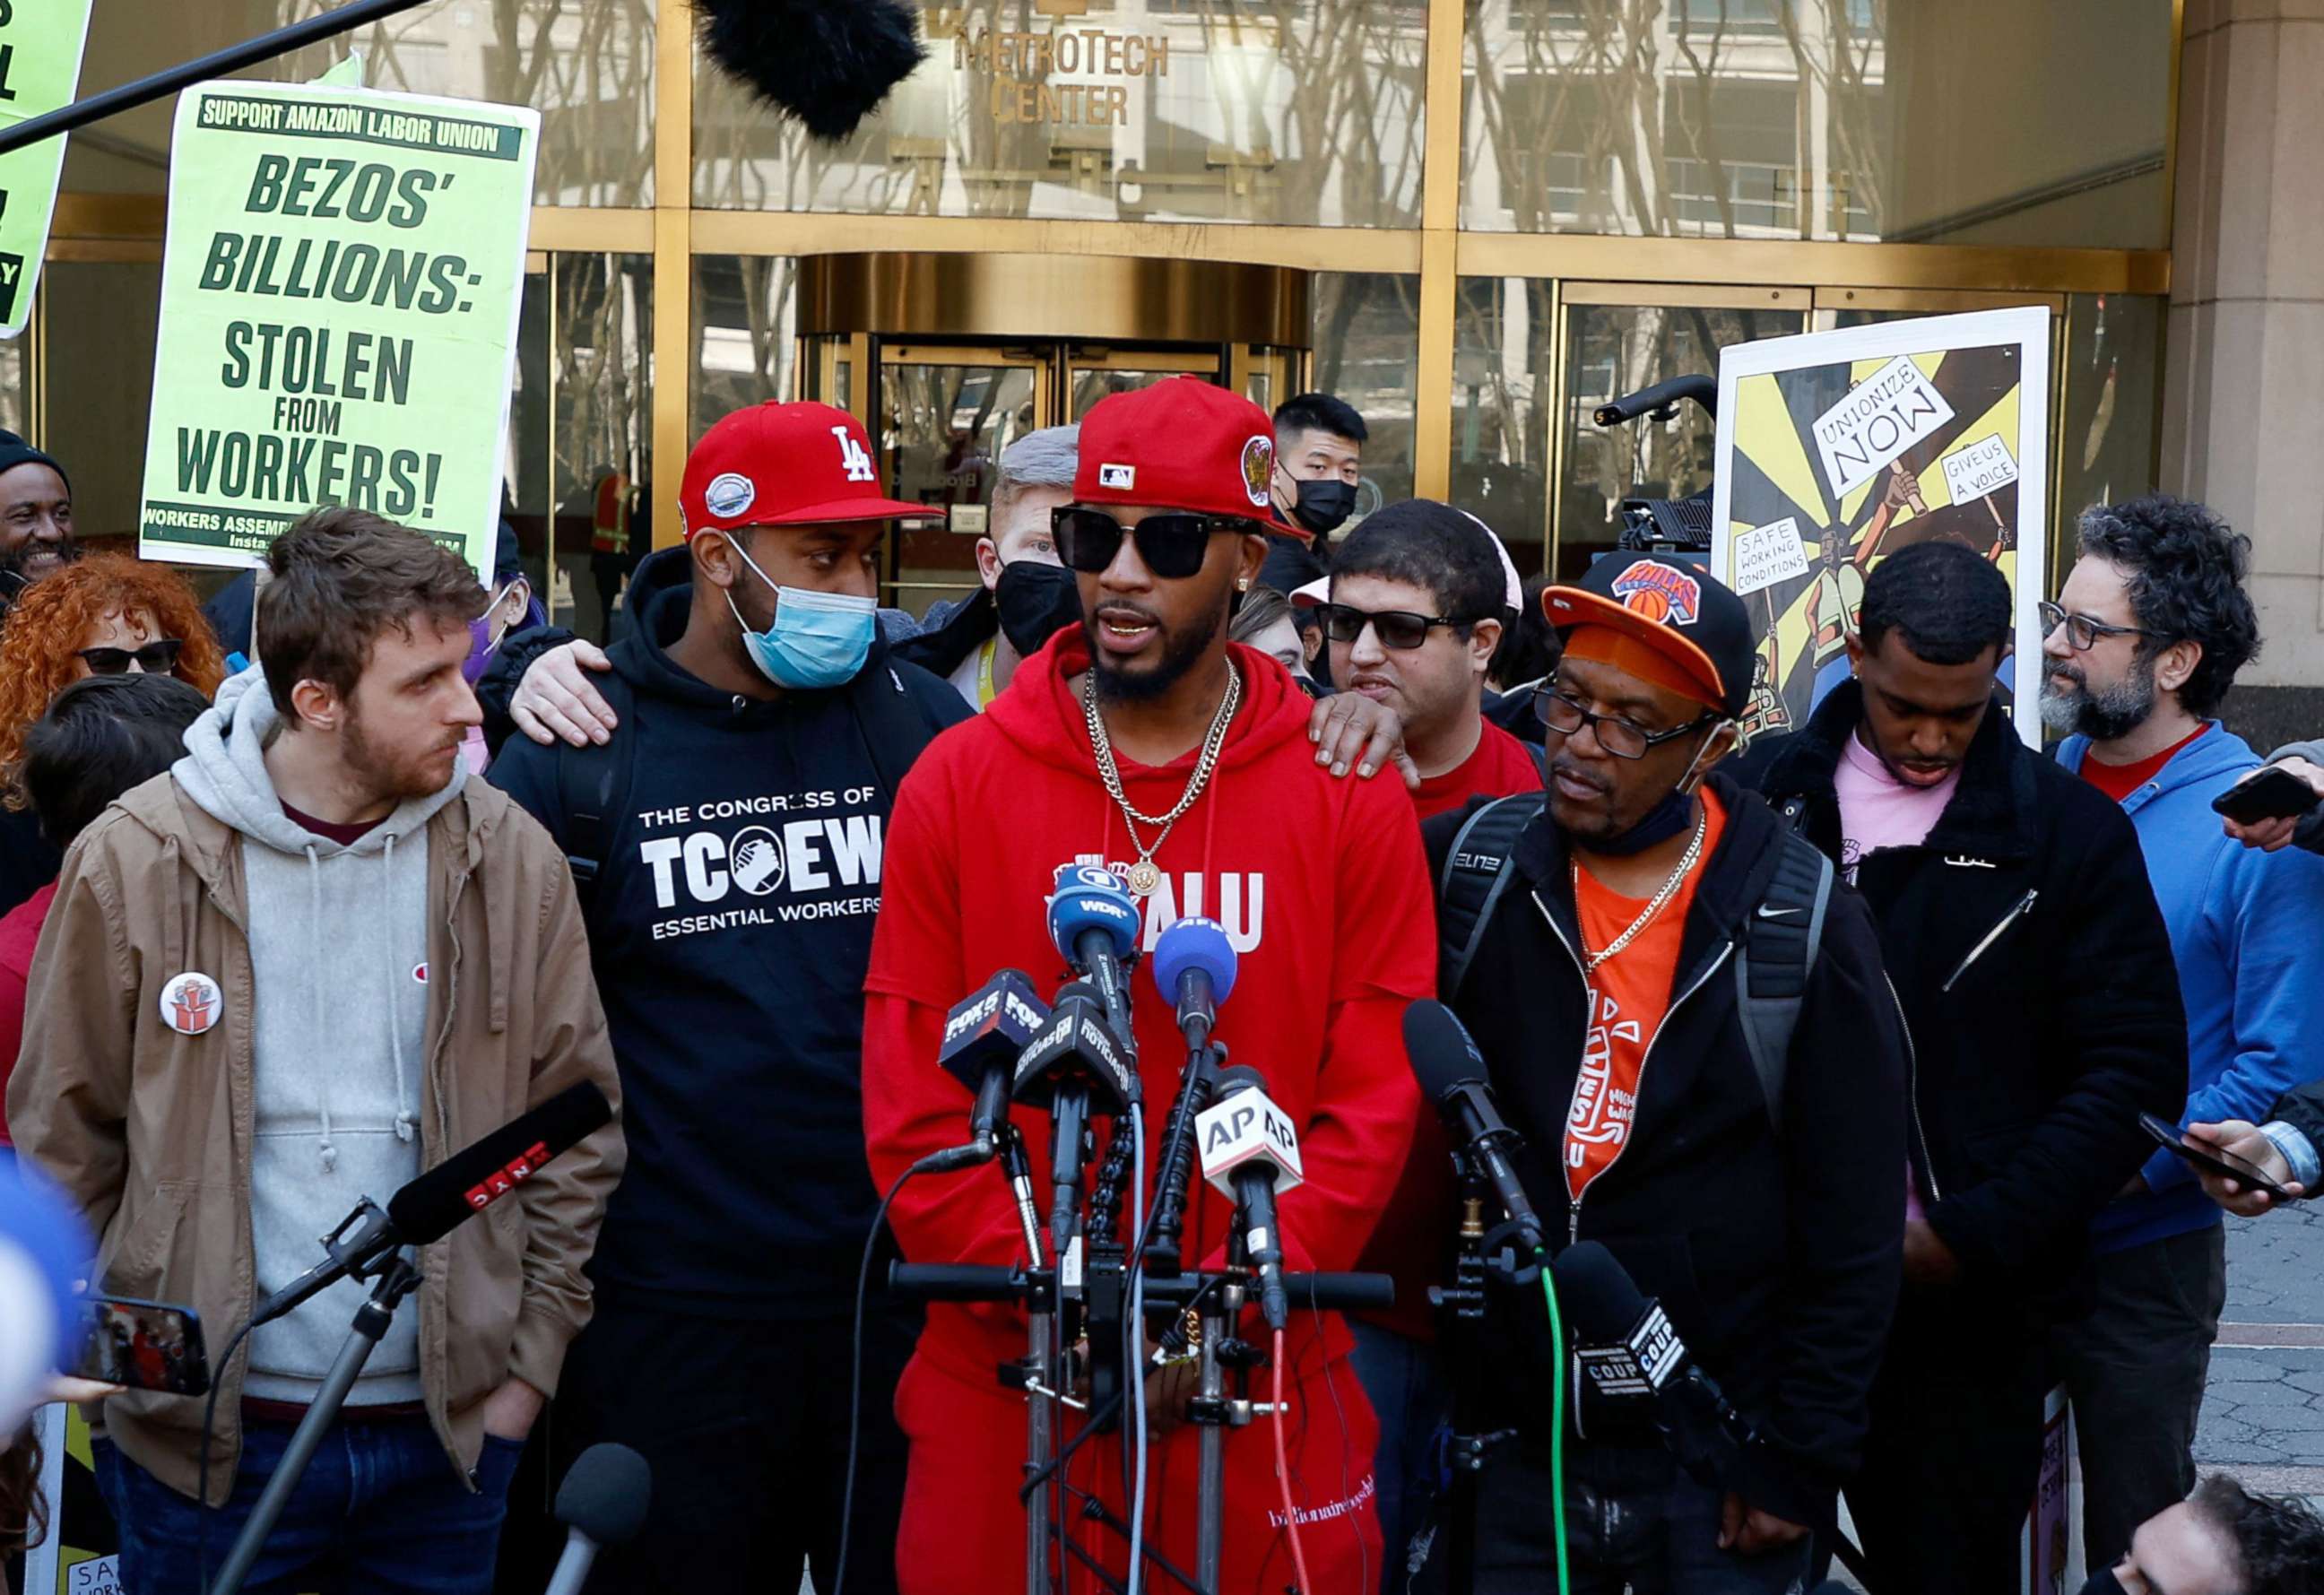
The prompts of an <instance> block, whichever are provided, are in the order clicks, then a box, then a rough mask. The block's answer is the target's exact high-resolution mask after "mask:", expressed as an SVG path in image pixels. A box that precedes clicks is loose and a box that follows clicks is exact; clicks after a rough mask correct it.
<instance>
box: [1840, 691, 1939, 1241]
mask: <svg viewBox="0 0 2324 1595" xmlns="http://www.w3.org/2000/svg"><path fill="white" fill-rule="evenodd" d="M1958 786H1960V770H1954V771H1953V772H1952V774H1950V775H1949V776H1947V777H1946V778H1945V779H1943V780H1941V781H1939V782H1938V783H1937V784H1936V785H1935V786H1933V787H1914V786H1907V785H1906V784H1905V783H1904V782H1903V781H1900V780H1898V779H1896V778H1895V776H1893V775H1890V774H1889V773H1888V767H1887V766H1886V765H1885V764H1883V763H1881V762H1880V755H1878V754H1877V753H1875V752H1874V751H1872V750H1871V749H1869V748H1867V747H1866V746H1865V745H1864V743H1863V742H1862V740H1861V739H1859V738H1858V737H1857V736H1856V735H1855V734H1853V733H1850V734H1849V739H1848V745H1847V746H1846V747H1845V748H1844V749H1842V750H1841V752H1840V768H1839V769H1838V770H1835V771H1833V772H1832V779H1831V787H1832V794H1833V796H1835V797H1837V798H1839V799H1840V861H1841V863H1842V864H1843V866H1844V867H1845V869H1846V871H1847V874H1848V879H1849V882H1850V883H1851V884H1853V883H1854V881H1855V880H1856V866H1857V865H1858V863H1860V862H1863V859H1864V856H1865V855H1866V854H1867V853H1877V852H1879V851H1880V850H1881V849H1882V848H1884V847H1918V846H1920V845H1921V844H1922V843H1923V842H1926V841H1927V840H1928V839H1929V833H1930V832H1931V831H1932V830H1934V829H1935V828H1936V825H1937V817H1938V816H1940V815H1941V814H1943V813H1944V812H1945V805H1946V804H1948V803H1950V802H1951V801H1952V800H1953V788H1956V787H1958ZM1927 1217H1928V1212H1927V1211H1926V1210H1925V1209H1924V1208H1923V1207H1922V1205H1921V1190H1920V1182H1919V1181H1918V1180H1915V1179H1914V1177H1913V1165H1912V1163H1911V1161H1910V1160H1907V1161H1906V1163H1905V1165H1904V1218H1905V1222H1908V1223H1909V1222H1914V1221H1915V1220H1920V1219H1925V1218H1927Z"/></svg>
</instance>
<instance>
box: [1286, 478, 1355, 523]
mask: <svg viewBox="0 0 2324 1595" xmlns="http://www.w3.org/2000/svg"><path fill="white" fill-rule="evenodd" d="M1355 509H1356V490H1355V488H1354V487H1353V486H1352V485H1351V484H1348V483H1345V482H1302V483H1301V484H1299V502H1298V505H1297V507H1296V509H1294V510H1293V511H1292V512H1291V513H1292V517H1293V519H1295V520H1296V521H1298V522H1299V524H1300V525H1302V526H1304V527H1305V528H1306V529H1307V530H1310V531H1312V532H1314V533H1315V535H1316V536H1318V537H1322V536H1324V535H1326V534H1327V533H1330V532H1334V531H1337V530H1340V526H1341V523H1342V522H1343V521H1346V520H1347V518H1348V517H1349V516H1350V515H1351V514H1353V513H1355Z"/></svg>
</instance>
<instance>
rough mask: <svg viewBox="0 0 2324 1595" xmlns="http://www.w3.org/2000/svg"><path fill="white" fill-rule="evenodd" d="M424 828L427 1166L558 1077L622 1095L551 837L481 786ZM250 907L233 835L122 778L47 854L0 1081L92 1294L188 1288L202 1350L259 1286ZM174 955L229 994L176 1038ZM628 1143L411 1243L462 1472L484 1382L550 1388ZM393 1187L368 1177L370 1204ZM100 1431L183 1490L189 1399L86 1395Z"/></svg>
mask: <svg viewBox="0 0 2324 1595" xmlns="http://www.w3.org/2000/svg"><path fill="white" fill-rule="evenodd" d="M426 830H427V836H428V849H429V851H428V860H429V882H428V914H429V940H428V964H429V971H430V976H429V982H428V1003H429V1007H428V1035H429V1047H428V1056H427V1060H426V1074H425V1078H424V1079H423V1081H422V1083H421V1086H420V1093H421V1109H420V1120H421V1122H420V1130H421V1136H422V1139H423V1142H424V1145H425V1147H426V1163H427V1165H428V1166H429V1167H433V1166H435V1165H436V1164H438V1162H440V1161H442V1160H443V1158H444V1157H445V1156H446V1155H447V1153H450V1152H455V1151H457V1150H458V1149H459V1148H462V1147H464V1146H466V1145H467V1144H468V1143H469V1142H471V1141H474V1140H475V1139H479V1138H480V1137H482V1136H484V1134H486V1133H487V1132H489V1131H491V1130H492V1129H496V1128H497V1127H498V1126H500V1125H502V1124H503V1123H505V1122H506V1121H507V1120H511V1119H512V1118H514V1117H516V1116H517V1115H518V1114H519V1113H521V1112H523V1111H525V1110H526V1109H527V1108H528V1107H530V1106H533V1105H535V1104H538V1103H539V1102H544V1101H546V1100H547V1099H548V1098H549V1097H551V1096H553V1095H555V1094H556V1093H558V1092H559V1091H561V1090H563V1089H564V1088H566V1087H567V1086H569V1085H571V1084H573V1083H575V1082H576V1081H580V1080H592V1081H595V1083H597V1084H598V1086H599V1087H600V1088H601V1089H603V1090H604V1093H605V1094H606V1095H607V1096H608V1097H609V1098H613V1099H614V1100H615V1102H616V1103H617V1105H618V1101H619V1097H618V1093H619V1086H618V1084H617V1083H616V1081H615V1077H614V1072H613V1048H612V1046H611V1044H610V1042H609V1041H608V1040H607V1038H606V1035H605V1019H604V1012H603V1010H601V1009H600V1008H599V1007H598V1003H597V991H596V986H595V983H594V982H593V981H592V979H591V975H590V969H589V943H588V937H587V936H586V933H585V931H584V930H583V928H582V921H581V914H580V909H579V908H578V906H577V905H576V902H575V900H574V896H573V882H572V879H571V876H570V874H569V873H568V871H567V868H566V864H565V860H564V857H563V855H562V854H561V853H559V852H558V847H557V845H556V844H555V843H554V842H552V841H551V840H550V838H549V833H548V832H546V831H544V830H543V829H541V827H540V825H539V824H538V823H537V822H536V821H534V820H533V819H532V817H531V816H529V815H527V814H525V813H524V812H523V811H522V810H521V809H520V808H518V807H516V806H515V805H514V804H513V803H512V802H510V801H509V799H508V798H507V797H506V796H505V795H504V794H503V793H502V792H501V791H499V790H498V789H497V788H493V787H489V786H487V785H485V784H484V782H483V781H480V780H470V781H468V782H466V784H465V786H464V787H463V788H462V790H461V791H460V793H459V795H458V796H457V798H455V799H454V800H453V801H451V802H449V803H447V804H446V805H445V806H444V807H443V808H442V809H441V810H440V811H438V813H437V814H436V815H435V816H433V817H432V818H430V819H429V821H428V823H427V827H426ZM246 900H247V899H246V896H245V892H244V879H243V862H242V845H241V838H240V837H239V836H238V835H237V834H235V832H234V831H232V830H231V829H229V828H228V827H227V826H226V825H224V824H222V823H221V822H219V821H218V820H217V819H216V818H214V817H213V816H210V815H209V814H208V813H206V812H204V811H203V810H202V809H201V808H200V807H198V806H197V805H196V804H194V803H193V802H192V801H191V800H190V799H189V798H187V797H186V796H185V794H184V793H183V792H182V791H181V790H180V788H179V787H178V784H177V782H176V781H175V779H173V778H171V777H169V776H162V777H160V778H158V779H154V780H152V781H149V782H147V783H146V784H145V785H143V786H142V787H139V788H136V790H134V791H133V792H131V793H130V794H128V796H127V797H125V798H123V799H122V800H121V802H120V803H119V804H117V805H115V807H113V808H111V809H109V810H108V811H106V814H105V815H104V816H103V817H101V818H100V819H99V820H98V821H97V823H96V824H95V825H91V826H90V827H89V828H88V831H87V832H86V833H85V834H83V835H82V836H81V838H80V840H79V841H78V842H77V843H76V844H74V845H73V848H72V850H71V852H70V853H68V854H67V855H66V857H65V863H64V872H63V874H62V876H61V877H60V880H59V882H58V890H57V896H56V901H55V904H54V906H53V907H52V908H51V909H50V911H49V917H48V921H47V924H46V926H45V927H44V929H43V930H42V936H41V944H40V949H39V951H38V953H37V954H35V956H34V958H33V961H32V981H31V987H30V990H29V991H28V993H27V999H26V1004H25V1013H26V1016H27V1022H26V1024H25V1027H24V1046H23V1053H22V1055H21V1056H20V1058H19V1060H18V1064H17V1067H16V1072H15V1074H14V1078H13V1079H12V1080H11V1081H10V1082H9V1086H8V1101H7V1111H8V1124H9V1127H10V1129H11V1130H12V1131H13V1132H14V1136H15V1139H16V1144H17V1148H18V1150H19V1151H20V1152H22V1153H23V1155H24V1156H26V1157H32V1158H34V1159H36V1160H37V1161H38V1162H39V1163H40V1164H41V1166H42V1167H43V1168H45V1169H46V1170H47V1171H48V1172H49V1173H50V1174H51V1175H52V1176H54V1177H55V1178H57V1179H58V1180H60V1182H62V1183H63V1185H65V1186H66V1188H67V1189H68V1190H69V1191H70V1192H71V1193H72V1194H73V1195H74V1197H75V1198H76V1199H77V1200H78V1202H79V1203H80V1207H81V1211H82V1212H83V1213H84V1214H85V1215H86V1216H87V1218H88V1222H89V1224H90V1227H91V1228H92V1229H93V1230H95V1231H97V1234H98V1235H99V1237H100V1238H101V1239H100V1245H99V1248H98V1254H97V1275H98V1277H99V1278H101V1280H102V1284H101V1286H100V1288H101V1289H102V1290H103V1291H104V1292H105V1294H106V1295H121V1296H135V1297H143V1298H144V1299H147V1300H154V1301H166V1302H180V1303H188V1304H190V1305H193V1306H194V1307H195V1308H196V1309H197V1310H198V1312H199V1313H200V1314H201V1318H202V1326H203V1331H204V1338H205V1340H206V1341H207V1342H208V1350H209V1353H210V1355H211V1357H212V1358H213V1359H215V1358H216V1357H217V1355H218V1353H219V1352H220V1351H223V1350H224V1349H225V1346H226V1341H227V1339H228V1337H229V1336H231V1335H232V1334H233V1333H234V1332H235V1330H236V1329H237V1328H239V1327H240V1326H241V1325H242V1324H243V1323H244V1321H245V1320H246V1319H247V1318H248V1317H249V1316H250V1314H251V1311H252V1308H253V1307H254V1305H255V1304H256V1302H257V1299H258V1295H259V1292H258V1284H257V1281H256V1279H255V1277H254V1272H255V1269H254V1262H253V1253H252V1242H251V1215H250V1188H251V1165H250V1157H251V1150H250V1148H251V1120H252V1109H251V1100H252V1046H251V1027H250V1024H249V1023H248V1021H247V1019H246V1018H245V1017H244V1016H247V1015H249V1014H250V1013H251V1012H252V1002H253V991H254V978H253V974H252V968H251V958H250V949H249V945H248V943H247V942H246V940H245V938H244V925H245V923H246V919H245V904H246ZM188 970H200V971H202V972H203V973H208V974H209V975H210V976H212V977H213V978H214V979H215V980H216V981H217V983H218V987H219V989H220V991H221V993H222V996H223V1010H222V1017H221V1018H220V1019H219V1020H218V1022H217V1024H215V1025H214V1026H213V1027H212V1028H209V1029H208V1030H206V1031H204V1032H202V1033H201V1034H199V1035H191V1036H189V1035H183V1034H180V1032H178V1031H177V1030H175V1029H172V1028H171V1027H170V1026H169V1025H168V1024H166V1023H165V1022H164V1021H163V1018H162V1014H161V989H162V987H163V986H164V985H165V984H167V983H168V982H169V981H170V980H171V978H172V977H173V976H175V975H177V974H179V973H183V972H185V971H188ZM315 978H316V979H318V980H329V979H332V978H335V977H334V974H333V970H332V965H331V953H330V949H329V948H327V947H318V948H316V949H315ZM623 1155H624V1154H623V1146H622V1135H621V1127H620V1123H619V1121H618V1120H616V1121H615V1122H614V1123H613V1124H611V1125H608V1126H606V1127H605V1128H604V1129H600V1130H599V1131H597V1132H596V1133H595V1135H592V1136H591V1137H589V1139H586V1140H585V1141H583V1142H582V1143H581V1144H580V1145H579V1146H577V1147H576V1148H573V1149H572V1150H571V1151H569V1152H567V1153H566V1154H565V1155H564V1156H563V1157H558V1159H557V1160H556V1161H554V1162H553V1163H551V1164H550V1165H549V1167H548V1169H547V1170H546V1171H545V1172H544V1173H543V1174H541V1175H540V1176H537V1177H536V1178H534V1179H533V1180H531V1181H530V1182H528V1183H527V1184H526V1185H523V1186H521V1187H520V1189H519V1191H518V1193H517V1196H516V1199H515V1200H512V1201H506V1202H501V1203H495V1204H494V1205H493V1206H492V1207H489V1208H487V1209H485V1210H484V1212H483V1213H481V1214H480V1215H478V1216H477V1217H476V1218H475V1219H472V1220H470V1221H469V1222H466V1223H464V1224H462V1225H460V1226H459V1227H458V1228H457V1229H456V1230H454V1231H452V1232H451V1234H450V1235H449V1236H447V1238H445V1239H444V1240H440V1241H438V1242H437V1243H436V1244H435V1245H433V1246H430V1247H428V1248H427V1249H425V1250H423V1251H422V1252H421V1254H420V1265H421V1273H422V1283H421V1285H420V1290H419V1292H418V1293H417V1295H415V1296H414V1297H413V1298H412V1299H411V1300H410V1301H408V1302H406V1303H405V1304H404V1305H403V1306H402V1307H401V1309H400V1311H401V1312H404V1313H417V1314H420V1381H421V1384H422V1386H423V1388H424V1389H425V1391H426V1400H427V1406H428V1414H429V1420H430V1421H431V1422H432V1423H433V1424H434V1426H435V1429H436V1433H437V1435H438V1438H439V1439H441V1440H442V1442H443V1443H444V1448H445V1450H446V1452H447V1453H448V1454H449V1455H450V1457H451V1459H452V1460H453V1461H454V1462H455V1463H456V1464H457V1466H458V1468H459V1469H460V1470H461V1471H462V1472H463V1473H468V1472H470V1471H473V1469H474V1468H475V1463H476V1459H477V1455H478V1452H480V1450H481V1448H482V1446H483V1424H482V1421H481V1416H480V1411H479V1409H480V1407H481V1405H482V1403H483V1401H484V1397H486V1396H487V1395H489V1394H490V1393H491V1392H492V1391H493V1389H495V1388H498V1387H499V1386H500V1385H501V1384H503V1382H505V1381H506V1380H507V1378H509V1377H510V1376H511V1375H512V1374H513V1375H515V1376H517V1377H519V1378H522V1379H524V1380H525V1381H526V1382H527V1383H528V1384H530V1385H533V1386H535V1387H536V1388H539V1389H540V1390H542V1391H545V1392H550V1393H553V1392H554V1391H555V1389H556V1388H557V1376H558V1369H559V1368H560V1367H561V1366H562V1364H563V1362H564V1359H565V1350H566V1347H567V1344H569V1343H570V1342H571V1341H572V1339H573V1337H574V1336H575V1335H576V1334H577V1333H578V1332H580V1330H581V1327H582V1325H584V1324H585V1323H587V1322H588V1319H589V1313H590V1306H591V1304H590V1299H589V1282H588V1280H587V1279H586V1278H585V1277H583V1275H582V1267H583V1265H584V1264H585V1263H586V1262H587V1261H588V1258H589V1253H590V1250H591V1249H592V1247H594V1246H595V1241H596V1235H597V1224H598V1221H599V1220H600V1218H601V1217H602V1216H603V1215H604V1207H605V1198H606V1195H607V1194H608V1193H609V1192H611V1191H612V1189H613V1185H614V1182H615V1181H616V1180H617V1179H619V1177H620V1176H621V1172H622V1158H623ZM392 1194H394V1193H392V1192H390V1191H374V1192H372V1193H371V1195H372V1196H373V1198H374V1200H376V1201H378V1202H380V1203H383V1204H384V1203H386V1201H387V1199H388V1198H389V1197H390V1196H392ZM315 1257H316V1260H317V1261H318V1262H319V1261H321V1260H322V1259H323V1252H322V1249H321V1248H320V1247H319V1246H318V1248H317V1249H316V1253H315ZM286 1283H288V1281H284V1280H270V1281H268V1284H269V1285H270V1286H281V1285H283V1284H286ZM212 1373H213V1375H214V1377H216V1378H217V1379H218V1380H219V1382H220V1385H221V1388H220V1390H219V1392H218V1406H217V1429H216V1435H215V1439H214V1442H213V1445H212V1450H211V1453H210V1470H209V1498H210V1501H211V1502H212V1504H214V1505H216V1504H223V1502H224V1501H225V1499H226V1494H227V1492H228V1491H229V1490H230V1489H232V1488H233V1484H234V1476H235V1465H236V1463H237V1461H239V1458H240V1455H241V1447H242V1423H241V1412H240V1401H241V1390H242V1379H243V1373H244V1356H243V1354H242V1353H240V1352H237V1353H236V1355H235V1359H234V1360H233V1362H232V1363H231V1364H230V1365H228V1366H226V1367H225V1368H217V1367H214V1368H213V1369H212ZM104 1422H105V1424H106V1430H107V1432H108V1433H109V1434H110V1435H111V1436H112V1438H113V1440H114V1442H115V1443H116V1444H117V1445H119V1446H120V1447H121V1450H122V1452H123V1453H124V1455H125V1456H127V1457H129V1458H130V1459H131V1460H132V1461H135V1462H136V1463H137V1464H138V1465H139V1466H140V1467H142V1468H143V1469H145V1470H146V1471H148V1472H151V1473H152V1474H153V1475H154V1476H155V1477H156V1478H158V1479H160V1480H161V1481H162V1482H164V1483H166V1484H168V1485H169V1486H171V1488H172V1489H177V1490H179V1491H180V1492H181V1493H182V1494H184V1495H187V1496H189V1497H190V1496H192V1495H193V1494H194V1493H195V1490H196V1477H197V1468H198V1461H199V1452H200V1445H201V1425H202V1402H201V1400H200V1399H198V1398H196V1397H173V1396H164V1395H159V1394H154V1393H151V1392H144V1391H132V1392H131V1393H129V1394H127V1395H125V1396H118V1397H114V1398H112V1399H111V1400H109V1401H107V1402H106V1404H105V1413H104Z"/></svg>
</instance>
